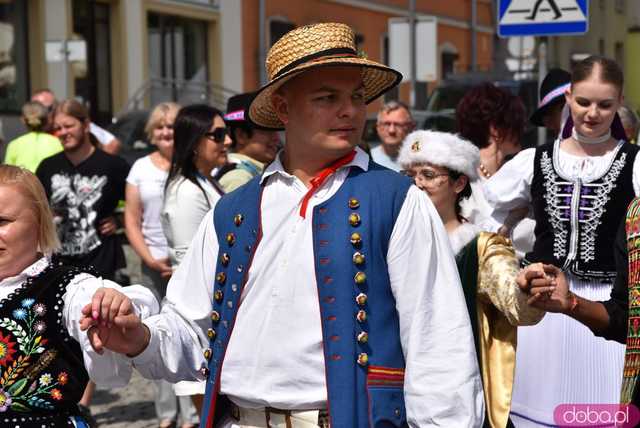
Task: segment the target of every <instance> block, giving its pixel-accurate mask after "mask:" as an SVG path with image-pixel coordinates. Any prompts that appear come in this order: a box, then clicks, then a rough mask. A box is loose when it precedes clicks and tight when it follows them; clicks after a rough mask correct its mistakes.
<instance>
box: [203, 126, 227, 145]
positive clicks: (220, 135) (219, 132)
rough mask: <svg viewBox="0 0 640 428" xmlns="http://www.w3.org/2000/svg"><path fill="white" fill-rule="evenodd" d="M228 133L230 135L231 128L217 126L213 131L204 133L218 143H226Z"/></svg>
mask: <svg viewBox="0 0 640 428" xmlns="http://www.w3.org/2000/svg"><path fill="white" fill-rule="evenodd" d="M227 135H229V130H228V129H227V128H215V129H214V130H213V132H207V133H205V134H204V136H205V137H207V138H208V139H210V140H211V141H213V142H214V143H218V144H222V143H224V140H225V137H226V136H227Z"/></svg>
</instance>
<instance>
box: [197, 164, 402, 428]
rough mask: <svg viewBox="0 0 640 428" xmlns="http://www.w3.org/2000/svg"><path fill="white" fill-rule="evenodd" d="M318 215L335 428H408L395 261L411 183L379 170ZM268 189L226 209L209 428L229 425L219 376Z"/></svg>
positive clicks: (249, 188) (256, 188)
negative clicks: (391, 258) (391, 252)
mask: <svg viewBox="0 0 640 428" xmlns="http://www.w3.org/2000/svg"><path fill="white" fill-rule="evenodd" d="M369 165H370V167H369V170H368V171H366V172H365V171H363V170H361V169H360V168H357V167H352V168H351V171H350V173H349V175H348V177H347V179H346V181H345V182H344V184H343V185H342V186H341V187H340V189H339V190H338V191H337V192H336V194H335V195H333V196H332V197H331V198H330V199H329V200H327V201H325V202H324V203H322V204H319V205H318V206H316V207H315V208H314V209H313V214H312V215H313V217H312V225H313V226H312V227H313V249H314V264H315V271H316V284H317V287H318V297H319V300H320V302H319V303H320V315H321V317H322V320H321V321H322V337H323V349H324V360H325V373H326V382H327V392H328V410H329V417H330V420H331V426H332V427H335V428H356V427H404V426H407V425H406V411H405V406H404V394H403V383H404V367H405V361H404V356H403V353H402V348H401V344H400V332H399V322H398V314H397V311H396V304H395V299H394V297H393V294H392V291H391V287H390V282H389V274H388V271H387V261H386V255H387V250H388V245H389V240H390V237H391V232H392V230H393V226H394V224H395V221H396V218H397V216H398V213H399V211H400V208H401V207H402V204H403V203H404V200H405V197H406V194H407V191H408V189H409V187H410V185H411V183H410V181H409V180H408V179H406V178H405V177H402V176H401V175H399V174H396V173H395V172H392V171H390V170H388V169H386V168H383V167H381V166H379V165H377V164H375V163H373V162H370V164H369ZM262 191H263V188H262V186H261V185H260V177H256V178H254V179H253V180H251V181H250V182H249V183H247V184H246V185H244V186H243V187H240V188H239V189H237V190H236V191H234V192H232V193H229V194H227V195H225V196H224V197H223V198H222V199H221V200H220V201H218V203H217V205H216V207H215V212H214V226H215V230H216V234H217V236H218V242H219V253H218V260H217V265H216V279H215V284H213V285H212V286H213V287H214V292H213V295H214V302H213V311H212V314H211V328H210V329H209V330H208V336H209V339H210V343H209V348H208V349H206V350H205V359H206V360H207V361H208V362H207V367H203V373H204V374H205V375H206V376H207V378H208V380H207V389H206V395H205V400H204V408H203V413H202V424H201V426H202V427H203V428H205V427H206V428H211V427H213V426H214V420H215V419H216V418H217V417H221V416H222V415H221V413H222V411H223V410H224V409H222V408H221V407H222V405H223V402H224V399H225V398H226V397H222V396H221V397H219V396H218V391H219V389H220V374H221V368H222V363H223V361H224V355H225V351H226V347H227V343H228V341H229V338H230V336H231V332H232V330H233V325H234V322H235V317H236V314H237V310H238V305H239V304H240V296H241V294H242V290H243V288H244V285H245V283H246V281H247V272H248V271H249V266H250V265H251V261H252V258H253V255H254V254H255V251H256V248H257V246H258V245H259V244H260V239H261V235H262V234H261V230H260V224H261V220H260V216H261V212H260V202H261V197H262Z"/></svg>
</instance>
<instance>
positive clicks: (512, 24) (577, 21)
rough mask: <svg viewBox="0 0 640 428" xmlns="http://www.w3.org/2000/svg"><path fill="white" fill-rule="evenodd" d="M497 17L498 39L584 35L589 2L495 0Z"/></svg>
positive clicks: (587, 21) (573, 0)
mask: <svg viewBox="0 0 640 428" xmlns="http://www.w3.org/2000/svg"><path fill="white" fill-rule="evenodd" d="M498 17H499V19H498V35H499V36H500V37H511V36H554V35H560V34H584V33H586V32H587V30H588V27H589V1H588V0H499V1H498Z"/></svg>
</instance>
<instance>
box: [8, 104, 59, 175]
mask: <svg viewBox="0 0 640 428" xmlns="http://www.w3.org/2000/svg"><path fill="white" fill-rule="evenodd" d="M47 115H48V111H47V109H46V108H45V107H44V106H43V105H42V104H40V103H39V102H37V101H30V102H28V103H25V105H23V106H22V122H23V123H24V125H25V126H26V127H27V129H28V131H29V132H28V133H26V134H24V135H22V136H21V137H18V138H16V139H15V140H13V141H11V142H9V145H8V146H7V151H6V152H5V157H4V163H5V164H8V165H16V166H21V167H23V168H26V169H28V170H29V171H31V172H35V171H36V169H37V168H38V165H40V162H42V160H43V159H44V158H48V157H49V156H52V155H55V154H56V153H59V152H61V151H62V144H60V140H59V139H57V138H56V137H54V136H53V135H51V134H49V133H47V132H45V130H44V128H45V127H46V124H47Z"/></svg>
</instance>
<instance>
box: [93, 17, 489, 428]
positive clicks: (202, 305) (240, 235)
mask: <svg viewBox="0 0 640 428" xmlns="http://www.w3.org/2000/svg"><path fill="white" fill-rule="evenodd" d="M266 65H267V69H268V72H269V78H270V82H269V83H268V84H267V85H266V86H264V87H263V88H261V89H260V90H259V91H258V94H257V96H256V98H255V99H254V100H253V102H252V103H251V106H250V108H249V110H248V112H249V117H250V119H251V120H252V121H253V122H254V123H256V124H258V125H259V126H262V127H267V128H271V129H279V128H284V130H285V136H286V143H285V148H284V150H283V151H282V152H281V153H280V154H279V156H278V157H277V158H276V160H275V161H274V162H273V163H272V164H271V165H269V166H268V167H267V168H266V170H265V171H264V173H263V174H262V176H261V177H256V178H255V179H253V180H252V181H250V182H249V183H248V184H246V185H244V186H242V187H241V188H239V189H238V190H236V191H234V192H232V193H229V194H227V195H225V196H224V197H223V198H222V199H221V200H220V201H219V202H218V203H217V205H216V206H215V207H214V208H213V210H212V211H211V212H210V213H209V214H208V215H207V217H206V218H205V220H204V221H203V223H202V225H201V226H200V230H199V231H198V233H197V234H196V236H195V238H194V240H193V242H192V245H191V248H190V249H189V251H188V253H187V255H186V256H185V258H184V260H183V262H182V264H181V265H180V267H179V268H178V270H177V271H176V272H175V273H174V275H173V277H172V278H171V282H170V284H169V287H168V290H167V297H166V301H165V304H164V308H163V310H162V313H161V314H160V315H157V316H153V317H150V318H148V319H146V320H144V323H140V322H139V321H137V323H136V322H132V323H131V324H130V325H127V327H128V330H127V333H126V334H124V335H123V333H122V330H121V329H114V330H108V332H110V334H111V335H110V336H108V343H107V344H106V346H107V347H110V348H112V349H113V348H117V349H118V351H119V352H123V353H128V354H129V355H136V356H135V357H134V360H133V361H134V364H135V366H136V367H137V368H138V370H139V371H140V372H141V373H142V374H143V375H144V376H146V377H164V378H166V379H168V380H170V381H177V380H181V379H184V378H186V377H200V378H206V379H207V392H206V396H205V400H204V408H203V413H202V424H203V425H202V426H204V427H214V426H231V427H267V426H269V427H283V428H284V427H294V428H298V427H318V426H322V427H328V426H332V427H340V428H354V427H382V426H397V427H405V426H412V427H428V426H446V427H473V426H479V425H480V424H481V423H482V415H483V413H484V407H483V399H482V385H481V381H480V377H479V373H478V364H477V360H476V355H475V352H474V345H473V338H472V333H471V328H470V324H469V315H468V314H467V310H466V307H465V302H464V297H463V294H462V290H461V286H460V280H459V277H458V274H457V271H456V265H455V262H454V259H453V256H452V252H451V248H450V246H449V244H448V242H447V236H446V233H445V230H444V228H443V226H442V223H441V221H440V220H439V218H438V214H437V213H436V211H435V209H434V208H433V205H432V204H431V203H430V201H429V200H428V198H427V197H426V195H424V193H423V192H421V191H420V190H419V189H418V188H417V187H415V186H412V185H411V183H410V181H409V180H408V179H407V178H406V177H403V176H401V175H399V174H397V173H395V172H392V171H390V170H388V169H386V168H383V167H381V166H379V165H377V164H375V163H373V162H371V161H370V159H369V157H368V156H367V155H366V154H365V153H364V152H363V151H361V150H360V149H358V148H356V146H357V143H358V141H359V139H360V137H361V135H362V130H363V127H364V123H365V114H366V111H365V110H366V104H367V103H368V102H370V101H372V100H374V99H375V98H377V97H378V96H379V95H381V94H382V93H384V92H385V91H387V90H388V89H389V88H391V87H393V86H394V85H396V84H397V83H398V81H399V80H400V78H401V75H400V74H399V73H398V72H396V71H395V70H392V69H390V68H388V67H385V66H384V65H381V64H378V63H375V62H373V61H370V60H367V59H364V58H361V57H359V56H358V55H357V53H356V47H355V43H354V35H353V32H352V31H351V29H350V28H349V27H348V26H346V25H343V24H316V25H311V26H307V27H302V28H298V29H295V30H293V31H291V32H290V33H288V34H286V35H285V36H284V37H282V39H280V40H279V41H278V42H277V43H276V44H275V45H274V46H273V47H272V48H271V50H270V51H269V55H268V57H267V64H266ZM214 255H217V258H216V259H214V258H213V257H214ZM212 263H215V264H216V268H215V270H213V269H212ZM101 303H103V302H101V299H100V296H97V297H96V298H95V299H94V301H93V305H94V306H93V307H94V308H95V309H94V311H95V312H96V313H98V310H99V305H100V304H101ZM212 307H213V308H212ZM105 321H106V322H107V323H108V322H111V321H110V318H109V319H107V320H105ZM116 321H117V319H116ZM96 323H97V321H96ZM86 325H87V322H85V327H86ZM115 326H116V327H117V326H119V323H118V322H116V324H115ZM120 326H122V324H120ZM105 329H106V327H104V326H100V327H98V328H97V329H92V330H93V331H92V334H90V335H91V336H92V337H94V338H96V340H95V342H97V343H98V345H99V346H101V345H102V343H100V337H105V334H103V333H106V331H105ZM125 339H127V340H125ZM198 344H199V345H200V346H201V347H202V348H200V349H198ZM203 351H204V352H203ZM203 355H204V358H203ZM201 364H202V368H201Z"/></svg>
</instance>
